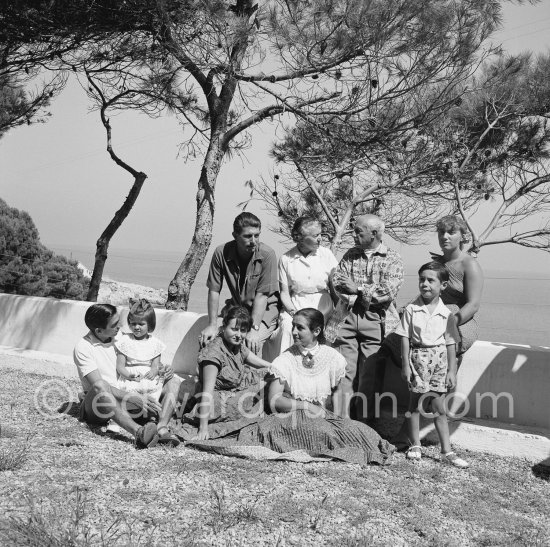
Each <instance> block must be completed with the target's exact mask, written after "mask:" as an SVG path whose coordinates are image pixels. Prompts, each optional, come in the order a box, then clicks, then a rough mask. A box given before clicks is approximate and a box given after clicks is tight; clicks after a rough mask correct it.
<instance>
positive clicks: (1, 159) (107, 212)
mask: <svg viewBox="0 0 550 547" xmlns="http://www.w3.org/2000/svg"><path fill="white" fill-rule="evenodd" d="M548 36H550V0H543V1H542V2H540V3H538V4H536V5H523V6H518V5H512V4H510V5H508V6H506V8H505V10H504V21H503V29H502V31H500V32H499V33H498V34H497V35H495V38H494V40H495V42H500V43H502V45H503V47H504V49H506V50H507V51H509V52H511V53H516V52H519V51H524V50H527V49H530V50H532V51H535V52H546V51H547V50H548V47H549V45H550V41H549V39H548V38H547V37H548ZM50 111H51V114H52V115H51V117H50V118H49V120H48V121H47V123H44V124H36V125H31V126H29V127H27V126H24V127H20V128H17V129H15V130H12V131H10V132H9V133H7V134H6V135H5V136H4V137H3V138H2V139H1V140H0V198H2V199H4V200H5V201H6V202H7V203H8V204H9V205H10V206H12V207H17V208H19V209H23V210H26V211H28V212H29V214H30V215H31V217H32V218H33V220H34V222H35V224H36V225H37V228H38V230H39V233H40V236H41V239H42V242H43V243H44V244H46V245H50V246H55V247H57V248H66V249H71V248H72V247H75V248H76V247H79V248H82V247H86V248H90V249H93V248H94V246H95V241H96V240H97V238H98V236H99V235H100V234H101V232H102V231H103V229H104V228H105V227H106V225H107V223H108V222H109V221H110V219H111V217H112V215H113V213H114V212H115V210H116V209H118V207H120V205H121V204H122V202H123V200H124V198H125V196H126V195H127V193H128V191H129V189H130V187H131V184H132V182H133V180H132V178H131V177H130V176H129V175H128V174H127V173H126V172H125V171H123V170H122V169H121V168H119V167H118V166H116V165H115V164H114V163H113V162H112V160H111V159H110V158H109V157H108V155H107V152H106V151H105V132H104V128H103V126H102V125H101V122H100V119H99V114H98V113H97V112H93V111H89V102H88V99H87V97H86V95H85V93H84V91H83V90H82V88H81V87H80V86H79V85H78V83H77V82H75V81H72V82H70V83H69V85H68V86H67V88H66V89H65V90H64V91H63V93H62V94H61V95H60V96H59V97H57V98H56V99H55V100H54V102H53V104H52V106H51V108H50ZM111 125H112V131H113V145H114V147H115V150H116V151H117V153H118V154H119V156H121V157H122V159H124V160H125V161H127V162H128V163H129V164H130V165H132V166H133V167H134V168H136V169H138V170H141V171H144V172H145V173H147V175H148V178H147V181H146V182H145V185H144V187H143V190H142V192H141V195H140V197H139V199H138V202H137V203H136V205H135V206H134V209H133V210H132V212H131V214H130V216H129V217H128V219H127V220H126V221H125V222H124V224H123V226H122V227H121V228H120V230H119V231H118V232H117V234H116V235H115V237H114V238H113V240H112V242H111V247H110V252H111V253H116V252H117V250H120V249H141V250H156V251H170V252H178V253H179V252H181V257H182V258H183V256H184V254H185V252H186V250H187V248H188V246H189V243H190V241H191V237H192V234H193V227H194V222H195V193H196V186H197V181H198V176H199V172H200V165H201V163H200V161H189V160H187V159H186V158H185V157H183V155H178V144H179V143H180V142H181V140H182V139H181V134H182V130H181V127H180V126H179V124H178V122H177V120H176V119H175V118H174V117H171V116H169V115H164V116H162V117H160V118H156V119H150V118H148V117H146V116H144V115H137V114H135V113H131V114H120V115H117V116H112V117H111ZM277 136H281V130H280V126H278V125H277V124H276V123H270V122H265V123H264V124H263V125H261V126H258V127H256V128H255V129H254V130H253V132H252V139H253V143H254V147H253V149H250V150H248V151H247V152H246V159H242V158H239V157H236V158H233V159H231V160H230V161H227V162H226V163H225V164H224V166H223V167H222V171H221V174H220V176H219V178H218V182H217V189H216V200H217V211H216V218H215V225H214V231H213V240H212V248H213V246H215V245H218V244H220V243H223V242H224V241H226V240H228V239H230V237H231V235H230V234H231V224H232V220H233V218H234V217H235V216H236V215H237V214H238V213H239V212H240V209H239V207H238V203H240V202H241V201H243V200H245V199H247V197H248V190H247V189H246V188H245V186H244V183H245V181H246V180H248V179H252V180H258V179H259V178H260V177H261V176H264V177H266V176H267V177H270V176H272V175H273V174H274V173H276V170H277V166H276V165H275V164H274V161H273V160H272V158H270V156H269V149H270V146H271V143H272V142H273V140H274V138H276V137H277ZM248 210H250V211H252V212H254V213H256V214H258V216H260V218H262V220H263V224H264V229H263V231H262V239H263V241H264V242H266V243H268V244H269V245H271V246H273V247H274V248H275V250H276V252H277V253H278V254H280V253H282V252H284V251H285V250H286V249H287V248H288V247H289V243H288V242H281V241H280V236H277V235H275V234H273V233H272V232H270V231H269V226H273V225H276V222H277V219H276V218H273V217H270V216H269V215H268V214H267V213H266V212H265V211H264V210H263V206H262V204H261V203H260V202H252V203H251V205H250V207H249V208H248ZM484 218H485V217H484V216H483V214H482V215H481V217H480V219H479V222H481V221H482V220H484ZM476 222H477V220H476ZM394 247H395V248H396V249H397V250H398V251H400V252H401V253H402V255H403V257H404V259H405V263H406V264H407V263H408V264H412V265H418V264H419V263H421V261H422V258H424V257H426V256H427V254H426V250H427V249H428V248H429V249H430V250H437V244H436V242H435V238H434V237H433V235H432V236H430V237H428V240H427V243H426V244H425V245H420V246H415V247H411V246H403V245H400V244H395V245H394ZM418 257H422V258H418ZM480 262H481V264H482V266H483V267H484V268H486V269H488V270H492V271H501V270H502V271H518V272H519V271H521V272H525V273H526V275H528V274H529V275H531V274H542V275H544V274H546V275H549V276H550V254H548V253H543V252H541V251H534V250H529V249H523V248H519V247H517V246H513V245H505V246H498V247H488V248H486V249H483V250H482V253H481V254H480Z"/></svg>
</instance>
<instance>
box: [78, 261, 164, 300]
mask: <svg viewBox="0 0 550 547" xmlns="http://www.w3.org/2000/svg"><path fill="white" fill-rule="evenodd" d="M78 269H79V270H80V271H81V272H82V275H83V276H84V277H86V278H88V279H91V277H92V271H91V270H89V269H88V268H86V266H85V265H84V264H82V262H78ZM167 295H168V293H167V291H166V290H164V289H155V288H152V287H145V286H143V285H138V284H136V283H126V282H124V281H115V280H113V279H109V278H103V279H102V281H101V285H100V288H99V294H98V297H97V300H98V302H103V303H105V304H112V305H113V306H127V305H128V301H129V300H130V298H146V299H147V300H149V302H151V304H153V306H155V307H164V305H165V303H166V298H167Z"/></svg>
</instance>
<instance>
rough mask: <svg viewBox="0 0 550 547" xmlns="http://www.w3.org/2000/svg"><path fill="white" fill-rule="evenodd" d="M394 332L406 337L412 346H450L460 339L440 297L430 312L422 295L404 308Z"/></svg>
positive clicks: (454, 323)
mask: <svg viewBox="0 0 550 547" xmlns="http://www.w3.org/2000/svg"><path fill="white" fill-rule="evenodd" d="M395 333H396V334H397V335H399V336H403V337H405V338H408V339H409V341H410V344H411V345H412V346H424V347H430V346H440V345H446V346H450V345H453V344H458V343H459V341H460V334H459V333H458V328H457V325H456V319H455V317H454V315H453V314H452V312H451V310H449V308H447V306H445V304H443V301H442V300H441V298H439V300H438V302H437V306H436V308H435V310H434V311H433V313H432V314H430V312H429V310H428V308H427V307H426V305H425V304H424V301H423V300H422V297H421V296H418V298H417V299H416V300H415V301H414V302H411V303H410V304H409V305H408V306H407V307H406V308H405V312H404V313H403V316H402V317H401V322H400V324H399V326H398V327H397V329H395Z"/></svg>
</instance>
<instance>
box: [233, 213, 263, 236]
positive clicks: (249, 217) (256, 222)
mask: <svg viewBox="0 0 550 547" xmlns="http://www.w3.org/2000/svg"><path fill="white" fill-rule="evenodd" d="M248 227H252V228H260V229H261V227H262V223H261V221H260V219H259V218H258V217H257V216H256V215H253V214H252V213H247V212H246V211H245V212H244V213H241V214H240V215H237V216H236V217H235V220H234V221H233V233H234V234H236V235H239V234H240V233H241V232H242V231H243V230H244V229H245V228H248Z"/></svg>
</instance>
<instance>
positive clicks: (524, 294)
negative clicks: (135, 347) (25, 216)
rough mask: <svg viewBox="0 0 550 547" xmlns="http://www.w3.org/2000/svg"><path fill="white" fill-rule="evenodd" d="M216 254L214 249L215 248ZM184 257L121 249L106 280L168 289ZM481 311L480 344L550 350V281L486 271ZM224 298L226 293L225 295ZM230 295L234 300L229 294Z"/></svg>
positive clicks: (405, 296) (201, 299)
mask: <svg viewBox="0 0 550 547" xmlns="http://www.w3.org/2000/svg"><path fill="white" fill-rule="evenodd" d="M48 246H49V247H50V248H51V249H52V250H53V251H55V252H56V253H59V254H63V255H65V256H67V257H70V258H72V259H74V260H78V261H79V262H81V263H82V264H83V265H84V266H86V267H87V268H88V269H92V268H93V264H94V249H93V248H86V247H77V246H70V247H68V246H62V245H57V246H56V245H48ZM212 250H213V249H212ZM182 258H183V254H180V253H175V252H169V251H152V250H151V251H143V250H139V251H138V250H132V249H116V250H113V251H112V252H111V253H109V256H108V259H107V262H106V267H105V274H104V275H105V278H108V279H112V280H116V281H124V282H128V283H137V284H140V285H144V286H147V287H153V288H157V289H166V288H167V287H168V284H169V283H170V280H171V279H172V277H173V276H174V274H175V272H176V270H177V268H178V266H179V264H180V262H181V260H182ZM209 263H210V255H209V256H207V258H206V260H205V262H204V265H203V267H202V268H201V270H200V271H199V273H198V275H197V278H196V280H195V283H194V285H193V287H192V289H191V296H190V301H189V308H188V310H189V311H193V312H197V313H206V302H207V295H208V290H207V288H206V278H207V275H208V264H209ZM405 271H409V272H411V273H410V274H406V275H405V280H404V283H403V287H402V288H401V290H400V292H399V297H398V305H403V304H405V303H407V302H408V301H409V300H411V299H412V298H413V297H414V296H415V295H416V294H417V275H416V273H413V272H415V267H413V265H411V266H410V267H409V268H407V264H405ZM484 273H485V286H484V289H483V298H482V303H481V309H480V311H479V313H478V315H477V319H478V323H479V327H480V337H479V338H480V340H486V341H490V342H496V343H507V344H519V345H530V346H544V347H549V346H550V277H548V276H546V277H545V276H544V275H539V274H531V275H529V274H526V275H524V274H521V273H518V272H506V271H498V272H491V271H485V272H484ZM221 296H222V298H223V297H224V293H223V292H222V295H221ZM225 296H228V294H227V293H225Z"/></svg>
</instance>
